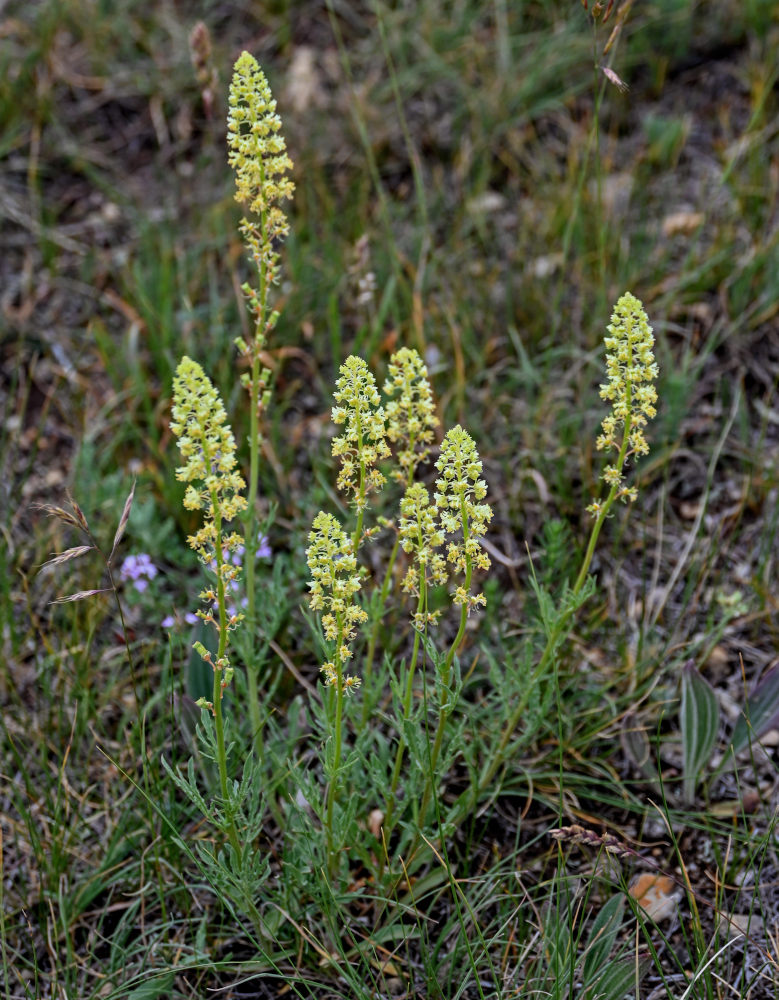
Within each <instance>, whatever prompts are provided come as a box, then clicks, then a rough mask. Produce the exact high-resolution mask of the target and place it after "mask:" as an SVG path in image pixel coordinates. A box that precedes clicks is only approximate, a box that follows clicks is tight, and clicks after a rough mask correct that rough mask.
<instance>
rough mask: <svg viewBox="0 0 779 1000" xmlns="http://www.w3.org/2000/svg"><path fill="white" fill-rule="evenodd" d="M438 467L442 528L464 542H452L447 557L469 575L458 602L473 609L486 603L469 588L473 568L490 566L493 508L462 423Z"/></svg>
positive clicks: (445, 443) (456, 598)
mask: <svg viewBox="0 0 779 1000" xmlns="http://www.w3.org/2000/svg"><path fill="white" fill-rule="evenodd" d="M436 468H437V469H438V471H439V472H440V474H441V475H440V478H438V479H436V482H435V485H436V491H437V492H436V493H435V505H436V507H437V508H438V511H439V518H440V523H441V528H442V529H443V530H444V531H445V532H446V534H447V535H452V534H462V540H461V541H450V543H449V547H448V549H447V556H446V558H447V560H448V561H449V562H450V563H452V565H453V566H454V567H455V569H456V570H457V571H459V572H461V573H465V575H466V586H465V587H458V588H457V590H456V591H455V595H454V603H455V604H459V605H463V604H467V605H468V607H469V608H472V607H475V606H476V605H478V604H484V603H486V602H485V599H484V596H483V595H482V594H476V595H472V594H470V593H469V592H468V590H469V587H470V579H471V574H472V571H473V568H474V567H477V568H478V569H484V570H486V569H489V567H490V558H489V556H488V555H487V553H486V552H485V551H484V549H483V548H482V545H481V542H480V538H482V536H483V535H485V534H486V532H487V525H488V524H489V522H490V520H491V519H492V509H491V508H490V505H489V504H486V503H481V502H480V501H482V500H483V499H484V498H485V496H486V495H487V484H486V483H485V482H484V480H483V479H482V478H481V472H482V464H481V460H480V459H479V454H478V452H477V451H476V445H475V444H474V442H473V438H472V437H471V436H470V434H468V432H467V431H465V430H463V428H462V427H461V426H460V425H459V424H458V425H457V426H456V427H453V428H452V429H451V430H450V431H449V432H448V433H447V435H446V437H445V438H444V440H443V443H442V444H441V454H440V455H439V457H438V461H437V462H436Z"/></svg>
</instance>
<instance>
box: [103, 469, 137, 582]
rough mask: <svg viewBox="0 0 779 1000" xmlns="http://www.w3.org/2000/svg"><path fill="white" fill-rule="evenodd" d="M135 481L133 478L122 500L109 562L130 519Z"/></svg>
mask: <svg viewBox="0 0 779 1000" xmlns="http://www.w3.org/2000/svg"><path fill="white" fill-rule="evenodd" d="M136 482H137V480H133V485H132V489H131V490H130V492H129V494H128V496H127V499H126V500H125V502H124V510H123V511H122V516H121V517H120V518H119V527H118V528H117V529H116V534H115V535H114V544H113V545H112V546H111V555H110V556H109V557H108V562H109V563H110V562H111V560H112V559H113V558H114V552H116V546H117V545H118V544H119V542H120V541H121V540H122V535H123V534H124V529H125V528H126V527H127V522H128V521H129V520H130V508H131V507H132V505H133V497H134V496H135V483H136Z"/></svg>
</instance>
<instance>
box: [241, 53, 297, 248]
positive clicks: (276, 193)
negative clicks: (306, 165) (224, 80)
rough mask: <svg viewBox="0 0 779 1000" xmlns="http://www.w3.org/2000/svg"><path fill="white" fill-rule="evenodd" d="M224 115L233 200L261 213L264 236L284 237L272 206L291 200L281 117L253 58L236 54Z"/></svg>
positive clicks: (283, 220)
mask: <svg viewBox="0 0 779 1000" xmlns="http://www.w3.org/2000/svg"><path fill="white" fill-rule="evenodd" d="M228 104H229V113H228V116H227V132H228V139H227V141H228V145H229V149H230V151H229V154H228V163H229V164H230V166H231V167H232V168H233V170H234V171H235V187H236V191H235V199H236V201H239V202H241V204H243V205H246V206H248V208H249V210H250V211H251V212H253V213H254V214H255V215H260V216H262V215H266V217H267V223H268V230H269V232H268V238H269V239H273V238H274V237H276V238H278V237H281V236H285V235H286V233H287V220H286V218H285V217H284V213H283V212H282V211H281V209H280V208H278V205H277V202H279V201H281V200H282V199H283V198H291V197H292V192H293V191H294V190H295V185H294V184H293V183H292V181H291V180H290V179H289V178H288V177H286V176H285V174H287V172H288V171H290V170H291V169H292V161H291V160H290V158H289V156H288V155H287V151H286V143H285V142H284V139H283V137H282V136H280V135H279V130H280V128H281V119H280V118H279V116H278V115H277V114H276V102H275V101H274V99H273V97H272V96H271V92H270V87H269V86H268V81H267V79H266V78H265V74H264V73H263V71H262V70H261V69H260V65H259V63H258V62H257V60H256V59H255V58H254V56H252V55H250V54H249V53H248V52H242V53H241V55H240V56H239V58H238V60H237V62H236V64H235V67H234V70H233V79H232V81H231V83H230V95H229V99H228Z"/></svg>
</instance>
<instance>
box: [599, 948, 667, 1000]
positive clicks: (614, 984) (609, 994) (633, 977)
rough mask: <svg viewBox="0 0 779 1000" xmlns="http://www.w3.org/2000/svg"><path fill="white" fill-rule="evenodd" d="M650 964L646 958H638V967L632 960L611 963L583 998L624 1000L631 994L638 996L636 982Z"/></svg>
mask: <svg viewBox="0 0 779 1000" xmlns="http://www.w3.org/2000/svg"><path fill="white" fill-rule="evenodd" d="M650 964H651V963H650V962H649V961H648V959H647V958H644V960H643V961H641V958H639V961H638V967H636V961H635V959H633V958H621V959H617V960H616V961H615V962H611V963H610V964H609V966H608V968H607V969H606V970H605V971H604V972H603V974H602V975H601V976H599V977H598V980H597V982H596V983H595V984H594V987H593V988H592V989H591V990H590V991H588V992H587V993H586V994H585V996H586V997H587V1000H596V998H597V1000H625V997H626V996H628V995H631V994H635V995H638V991H637V989H636V986H637V980H638V982H640V981H641V979H642V978H643V977H644V976H645V975H646V973H647V972H648V971H649V967H650Z"/></svg>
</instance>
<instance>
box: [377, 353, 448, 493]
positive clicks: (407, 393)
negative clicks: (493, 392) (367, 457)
mask: <svg viewBox="0 0 779 1000" xmlns="http://www.w3.org/2000/svg"><path fill="white" fill-rule="evenodd" d="M384 394H385V395H386V396H390V397H393V398H391V399H390V401H389V402H388V403H387V405H386V407H385V412H386V416H387V437H388V438H389V440H390V441H391V442H392V443H393V444H396V445H398V463H399V465H400V469H398V470H396V471H395V472H393V476H394V477H395V478H396V479H398V480H400V481H401V482H405V483H410V482H411V481H412V480H413V478H414V473H415V472H416V470H417V467H418V466H419V465H420V464H421V463H422V462H424V461H425V460H426V459H427V457H428V455H429V453H430V446H431V445H432V444H433V442H434V440H435V428H436V427H437V426H438V417H437V416H436V413H435V406H434V404H433V394H432V391H431V389H430V382H429V381H428V375H427V367H426V366H425V363H424V361H423V360H422V358H421V357H420V356H419V354H418V352H417V351H415V350H414V349H413V348H408V347H402V348H401V349H400V350H399V351H397V352H396V353H395V354H393V355H392V357H391V358H390V363H389V375H388V377H387V379H386V381H385V383H384ZM395 396H397V398H394V397H395Z"/></svg>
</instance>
